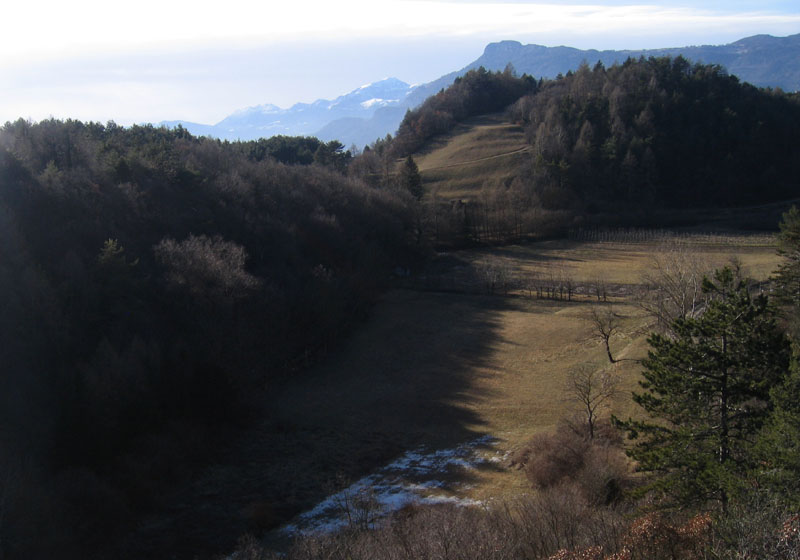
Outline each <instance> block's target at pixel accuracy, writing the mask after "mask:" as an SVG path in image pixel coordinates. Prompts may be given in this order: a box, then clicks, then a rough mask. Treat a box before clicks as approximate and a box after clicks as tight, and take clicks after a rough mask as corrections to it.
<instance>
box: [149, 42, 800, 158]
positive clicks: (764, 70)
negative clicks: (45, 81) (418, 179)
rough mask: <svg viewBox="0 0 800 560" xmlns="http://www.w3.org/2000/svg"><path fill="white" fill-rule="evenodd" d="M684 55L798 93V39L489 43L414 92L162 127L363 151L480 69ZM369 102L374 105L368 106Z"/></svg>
mask: <svg viewBox="0 0 800 560" xmlns="http://www.w3.org/2000/svg"><path fill="white" fill-rule="evenodd" d="M678 55H682V56H684V57H685V58H687V59H689V60H690V61H692V62H693V63H703V64H719V65H721V66H723V67H725V68H726V70H727V71H728V72H729V73H730V74H733V75H735V76H737V77H738V78H739V79H740V80H742V81H745V82H749V83H751V84H753V85H755V86H758V87H772V88H781V89H783V90H786V91H797V90H800V33H798V34H795V35H789V36H786V37H774V36H772V35H766V34H760V35H753V36H751V37H745V38H742V39H739V40H737V41H734V42H732V43H728V44H725V45H700V46H697V45H694V46H685V47H666V48H658V49H638V50H630V49H629V50H602V51H600V50H596V49H586V50H583V49H577V48H574V47H567V46H563V45H562V46H555V47H546V46H543V45H537V44H523V43H521V42H519V41H514V40H503V41H497V42H493V43H489V44H488V45H487V46H486V47H485V48H484V52H483V54H482V55H481V56H480V57H478V58H477V59H476V60H474V61H473V62H471V63H469V64H468V65H466V66H465V67H463V68H461V69H460V70H456V71H453V72H450V73H448V74H445V75H444V76H442V77H440V78H438V79H436V80H433V81H432V82H428V83H426V84H421V85H415V86H411V85H409V84H407V83H405V82H403V81H402V80H399V79H397V78H384V79H383V80H379V81H377V82H373V83H371V84H366V85H364V86H361V87H359V88H356V89H354V90H352V91H350V92H349V93H346V94H344V95H341V96H339V97H337V98H336V99H333V100H324V99H318V100H316V101H314V102H313V103H310V104H309V103H296V104H294V105H292V106H291V107H290V108H288V109H281V108H279V107H277V106H275V105H269V104H265V105H257V106H255V107H250V108H246V109H240V110H239V111H236V112H234V113H232V114H231V115H229V116H228V117H226V118H225V119H223V120H222V121H220V122H219V123H217V124H215V125H208V124H199V123H191V122H186V121H162V122H161V123H159V124H162V125H165V126H168V127H174V126H177V125H181V126H183V127H184V128H186V129H187V130H189V132H191V133H193V134H197V135H201V136H214V137H217V138H221V139H227V140H236V139H241V140H250V139H255V138H259V137H262V136H273V135H277V134H285V135H290V136H306V135H313V136H317V137H318V138H319V139H320V140H324V141H329V140H339V141H341V142H342V143H343V144H345V145H347V146H349V145H351V144H355V145H356V146H364V145H366V144H369V143H370V142H372V141H374V140H376V139H377V138H382V137H384V136H385V135H386V134H394V133H395V131H396V130H397V128H398V126H399V125H400V122H401V121H402V119H403V116H404V115H405V113H406V111H407V110H408V109H413V108H415V107H417V106H418V105H420V104H421V103H422V102H423V101H425V99H427V98H428V97H430V96H431V95H434V94H436V93H437V92H439V91H440V90H441V89H444V88H446V87H447V86H449V85H450V84H452V83H453V81H454V80H455V79H456V78H457V77H459V76H463V75H464V74H466V73H467V72H468V71H469V70H473V69H477V68H479V67H481V66H483V67H484V68H486V69H487V70H490V71H498V70H503V69H504V68H505V67H506V66H507V65H508V64H509V63H510V64H511V65H512V66H513V67H514V68H515V70H516V71H517V72H518V73H520V74H522V73H526V74H530V75H532V76H534V77H536V78H555V77H556V76H557V75H558V74H566V73H567V72H569V71H574V70H576V69H577V68H578V67H579V66H580V65H581V63H583V62H587V63H588V64H589V65H594V64H596V63H597V62H598V61H600V62H602V63H603V64H604V65H606V66H611V65H613V64H615V63H622V62H624V61H625V60H626V59H627V58H639V57H642V56H644V57H646V58H647V57H650V56H655V57H660V56H673V57H674V56H678ZM378 94H380V95H378ZM366 96H371V97H366ZM373 100H374V101H373ZM370 101H372V103H369V104H368V105H363V104H364V103H367V102H370ZM260 107H270V108H276V109H277V110H278V111H276V112H269V113H264V112H263V111H262V112H260V113H259V112H258V111H256V109H258V108H260ZM265 117H267V118H265ZM269 117H272V118H269Z"/></svg>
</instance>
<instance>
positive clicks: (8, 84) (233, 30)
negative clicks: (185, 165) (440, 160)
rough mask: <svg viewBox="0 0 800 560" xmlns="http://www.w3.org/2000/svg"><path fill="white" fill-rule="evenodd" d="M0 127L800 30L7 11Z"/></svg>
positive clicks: (203, 117)
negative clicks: (520, 52) (506, 58)
mask: <svg viewBox="0 0 800 560" xmlns="http://www.w3.org/2000/svg"><path fill="white" fill-rule="evenodd" d="M3 12H4V14H3V15H4V18H3V19H4V24H5V25H4V29H3V33H2V34H0V123H1V122H6V121H9V120H15V119H17V118H26V119H31V120H40V119H43V118H48V117H56V118H75V119H80V120H84V121H88V120H92V121H100V122H106V121H109V120H114V121H115V122H117V123H118V124H123V125H129V124H132V123H140V122H160V121H162V120H179V119H180V120H186V121H192V122H199V123H206V124H214V123H216V122H218V121H220V120H222V119H223V118H224V117H225V116H227V115H229V114H230V113H232V112H234V111H236V110H237V109H241V108H244V107H250V106H255V105H260V104H267V103H272V104H275V105H278V106H281V107H289V106H291V105H292V104H294V103H296V102H311V101H314V100H315V99H320V98H324V99H332V98H335V97H337V96H339V95H341V94H344V93H346V92H348V91H351V90H353V89H355V88H357V87H359V86H361V85H363V84H366V83H369V82H374V81H377V80H380V79H382V78H386V77H390V76H391V77H396V78H399V79H401V80H403V81H406V82H408V83H412V84H413V83H425V82H429V81H431V80H434V79H436V78H438V77H440V76H442V75H444V74H447V73H449V72H451V71H454V70H458V69H460V68H463V67H464V66H466V65H467V64H469V63H470V62H472V61H473V60H475V59H476V58H478V57H479V56H480V55H481V54H482V52H483V49H484V47H485V46H486V45H487V44H488V43H490V42H494V41H500V40H505V39H511V40H517V41H520V42H522V43H536V44H540V45H546V46H558V45H566V46H571V47H577V48H582V49H588V48H596V49H600V50H602V49H641V48H659V47H679V46H687V45H700V44H725V43H730V42H732V41H735V40H737V39H741V38H743V37H748V36H751V35H756V34H762V33H766V34H770V35H775V36H786V35H792V34H795V33H800V2H798V1H797V0H760V1H757V0H747V1H745V0H727V1H723V0H708V1H701V2H691V1H688V0H652V1H648V0H640V1H635V0H634V1H627V0H596V1H591V0H572V1H568V2H562V1H556V0H549V1H546V0H542V1H536V2H531V1H523V0H503V1H492V0H341V1H339V2H335V1H331V0H281V1H280V2H274V1H273V2H268V1H266V2H265V1H264V0H260V1H258V2H255V1H251V0H226V1H224V2H219V1H214V2H211V1H209V0H191V1H190V0H137V1H136V2H132V1H131V0H123V1H121V2H109V1H108V0H72V1H70V2H64V0H10V5H9V4H8V3H7V4H6V5H4V8H3Z"/></svg>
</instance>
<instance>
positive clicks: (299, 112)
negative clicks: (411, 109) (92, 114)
mask: <svg viewBox="0 0 800 560" xmlns="http://www.w3.org/2000/svg"><path fill="white" fill-rule="evenodd" d="M413 90H414V88H413V87H412V86H410V85H408V84H407V83H405V82H403V81H401V80H398V79H397V78H386V79H383V80H380V81H378V82H374V83H371V84H366V85H363V86H361V87H359V88H357V89H354V90H353V91H351V92H350V93H346V94H344V95H341V96H339V97H337V98H336V99H333V100H327V99H318V100H317V101H314V102H313V103H296V104H295V105H292V107H290V108H288V109H281V108H280V107H278V106H276V105H269V104H267V105H257V106H255V107H248V108H246V109H240V110H238V111H236V112H234V113H232V114H231V115H229V116H227V117H225V118H224V119H223V120H221V121H220V122H218V123H217V124H214V125H205V124H198V123H192V122H185V121H165V122H162V123H160V124H163V125H166V126H170V127H172V126H178V125H179V124H180V125H182V126H183V127H184V128H186V129H187V130H188V131H189V132H191V133H192V134H197V135H202V136H214V137H216V138H222V139H227V140H237V139H239V140H252V139H256V138H261V137H267V136H274V135H277V134H285V135H288V136H308V135H314V136H319V137H320V138H322V139H324V140H329V139H333V138H337V139H339V140H341V141H342V142H345V143H346V144H348V145H349V143H356V144H357V145H359V146H360V145H363V144H366V143H367V142H370V141H372V140H374V139H375V138H376V137H369V138H367V139H365V140H362V138H361V135H357V137H350V138H341V137H340V136H339V135H338V133H336V134H334V135H331V134H325V133H322V134H318V133H319V132H320V131H322V130H323V129H325V128H327V127H328V126H329V125H330V124H331V123H334V122H336V121H344V122H349V121H351V120H353V119H356V120H357V121H359V122H360V121H362V120H363V121H365V122H366V121H368V120H369V119H371V118H372V117H374V116H375V114H376V112H377V111H379V110H384V111H385V110H386V109H392V108H396V109H399V119H402V116H403V114H404V113H405V109H406V107H407V105H406V103H405V101H406V99H407V98H408V96H409V94H410V93H411V92H412V91H413ZM392 113H394V112H392ZM399 119H398V120H397V123H398V124H399V122H400V121H399ZM334 129H337V127H336V126H334Z"/></svg>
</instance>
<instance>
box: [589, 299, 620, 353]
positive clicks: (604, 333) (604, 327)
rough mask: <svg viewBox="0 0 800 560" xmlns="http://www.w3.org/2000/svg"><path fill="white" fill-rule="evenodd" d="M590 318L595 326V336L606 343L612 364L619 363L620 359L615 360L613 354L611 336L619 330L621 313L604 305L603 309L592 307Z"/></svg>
mask: <svg viewBox="0 0 800 560" xmlns="http://www.w3.org/2000/svg"><path fill="white" fill-rule="evenodd" d="M589 320H590V321H591V322H592V325H593V326H594V334H595V336H596V337H597V338H599V339H600V340H602V341H603V344H605V347H606V354H608V361H609V362H611V363H612V364H615V363H617V362H618V361H619V360H615V359H614V356H613V355H612V354H611V337H612V336H614V334H616V333H617V332H618V331H619V315H618V314H617V313H616V312H615V311H614V308H613V307H604V308H602V309H600V308H597V307H592V311H591V312H590V317H589Z"/></svg>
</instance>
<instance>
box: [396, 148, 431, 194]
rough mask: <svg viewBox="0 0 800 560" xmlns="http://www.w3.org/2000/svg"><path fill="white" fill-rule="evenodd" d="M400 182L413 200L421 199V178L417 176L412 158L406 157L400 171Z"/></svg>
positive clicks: (417, 172) (416, 168) (423, 191)
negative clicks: (412, 196)
mask: <svg viewBox="0 0 800 560" xmlns="http://www.w3.org/2000/svg"><path fill="white" fill-rule="evenodd" d="M400 181H401V183H402V185H403V186H404V187H405V188H406V189H408V192H410V193H411V194H412V195H414V198H416V199H417V200H420V199H422V195H423V194H425V190H424V189H423V187H422V176H421V175H420V174H419V167H417V162H415V161H414V158H412V157H411V156H408V157H407V158H406V161H405V162H404V163H403V168H402V169H401V171H400Z"/></svg>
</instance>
